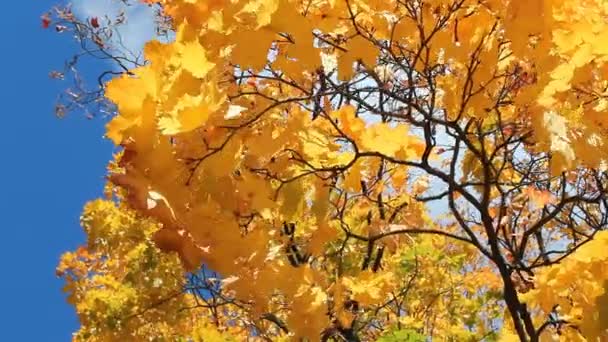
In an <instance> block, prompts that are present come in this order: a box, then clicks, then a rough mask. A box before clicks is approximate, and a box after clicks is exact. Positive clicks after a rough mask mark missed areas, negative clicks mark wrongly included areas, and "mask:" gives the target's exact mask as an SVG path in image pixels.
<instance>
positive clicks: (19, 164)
mask: <svg viewBox="0 0 608 342" xmlns="http://www.w3.org/2000/svg"><path fill="white" fill-rule="evenodd" d="M79 1H87V2H89V3H91V2H92V3H99V2H104V1H106V0H79ZM61 2H63V1H62V0H42V1H40V0H37V1H25V0H22V1H9V2H6V3H5V4H4V5H3V8H4V10H5V15H4V16H3V19H2V20H1V21H0V31H1V32H3V44H2V52H1V53H0V63H1V65H2V66H3V70H2V83H1V85H0V103H1V104H2V109H0V113H2V117H3V125H2V126H3V130H2V133H1V134H0V139H1V142H2V144H1V145H0V146H1V147H0V150H1V151H2V161H1V162H0V165H1V167H0V179H1V180H2V182H3V186H2V192H1V195H0V214H1V215H2V221H0V222H1V223H0V227H1V228H0V229H1V231H2V248H1V249H0V266H1V270H2V281H0V293H2V295H3V299H2V308H1V309H0V322H1V323H0V326H2V328H3V329H2V340H4V341H68V340H70V338H71V333H72V332H73V331H74V330H76V329H77V327H78V321H77V318H76V315H75V314H74V310H73V309H72V308H71V307H70V306H69V305H68V304H67V303H66V301H65V295H64V294H63V293H62V291H61V287H62V282H61V281H60V280H59V279H57V278H56V276H55V266H56V264H57V262H58V260H59V256H60V255H61V253H62V252H63V251H66V250H69V249H74V248H75V247H77V246H78V245H79V244H82V243H83V242H84V235H83V233H82V230H81V229H80V227H79V224H78V218H79V215H80V212H81V208H82V206H83V205H84V203H85V202H86V201H88V200H91V199H94V198H96V197H99V196H100V195H101V191H102V186H103V177H104V173H105V166H106V163H107V161H108V160H109V159H110V158H111V155H112V151H113V147H112V144H111V143H110V142H109V141H108V140H106V139H104V138H103V137H102V136H103V125H104V123H103V122H102V121H101V120H87V119H85V118H84V116H83V115H78V113H75V114H73V115H70V116H68V117H67V118H65V119H63V120H59V119H57V118H56V117H55V116H54V114H53V106H54V103H55V99H56V96H57V95H58V94H59V92H60V91H61V90H62V89H63V87H65V86H66V84H64V83H62V82H59V81H56V80H51V79H49V77H48V73H49V71H50V70H52V69H60V68H61V67H62V65H63V62H64V60H65V59H66V58H67V57H69V56H70V55H71V54H72V53H73V52H75V51H76V50H75V49H76V45H75V44H74V42H73V41H71V39H70V37H69V36H67V35H65V36H62V35H58V34H56V33H54V32H52V30H50V29H49V30H43V29H42V28H41V23H40V15H41V14H42V13H44V12H46V11H47V10H48V9H50V8H51V7H52V6H53V5H55V4H57V3H61ZM100 8H103V7H100ZM140 27H141V26H140ZM133 44H139V42H138V41H137V40H136V41H135V43H133ZM84 71H85V73H87V74H90V75H92V74H94V73H95V70H94V69H92V67H88V69H86V70H84Z"/></svg>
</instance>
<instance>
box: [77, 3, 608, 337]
mask: <svg viewBox="0 0 608 342" xmlns="http://www.w3.org/2000/svg"><path fill="white" fill-rule="evenodd" d="M148 2H149V3H156V4H160V6H161V8H162V10H163V15H165V16H167V17H169V18H171V22H172V25H173V28H174V29H175V39H174V41H173V42H171V43H161V42H158V41H151V42H149V43H148V44H147V45H146V47H145V50H144V55H145V59H146V60H147V61H148V62H149V63H146V64H145V65H142V66H139V67H136V68H131V69H129V70H128V71H125V73H124V74H123V76H121V77H118V78H115V79H113V80H111V81H110V82H109V83H108V84H107V86H106V88H104V89H103V90H104V94H105V96H106V97H107V98H108V99H109V100H111V101H112V102H113V103H114V104H116V106H117V113H116V116H114V118H113V119H112V121H111V122H110V123H109V124H108V125H107V136H108V137H109V138H110V139H112V140H113V141H114V142H115V143H116V144H117V145H120V146H122V147H123V152H122V154H121V155H120V156H117V158H116V162H117V164H116V167H114V168H112V170H111V172H110V175H109V180H110V182H111V184H112V185H113V186H115V187H116V188H115V190H114V191H117V194H118V201H119V202H120V203H121V206H120V208H121V209H120V210H119V211H123V210H124V211H127V210H134V211H135V212H137V214H136V215H137V216H136V217H138V218H141V219H142V220H143V218H144V217H145V218H147V219H150V220H154V221H155V222H157V224H158V227H160V229H158V230H156V231H155V232H154V234H153V240H154V242H155V244H156V246H158V247H159V248H160V249H161V250H163V251H165V252H176V253H177V254H178V255H179V259H180V260H181V263H182V265H183V267H184V269H185V270H187V271H190V272H194V273H193V274H198V273H200V267H201V265H203V264H204V265H205V267H206V268H209V269H211V270H213V271H215V272H217V273H218V274H219V275H221V277H222V279H223V280H222V282H221V286H220V287H219V289H217V291H221V293H222V294H225V296H226V297H225V298H224V297H222V298H224V300H227V301H228V302H230V303H231V305H236V308H238V309H235V312H236V315H237V316H238V317H239V320H240V322H241V323H239V324H240V326H241V327H246V329H243V330H241V331H240V332H239V333H243V334H247V335H248V336H250V338H252V339H256V338H257V339H270V340H275V339H278V338H283V337H290V338H293V339H299V338H307V339H309V340H319V339H320V340H329V339H334V340H340V339H342V340H349V341H358V340H374V339H384V340H390V339H391V338H393V340H403V339H404V338H410V339H416V338H418V339H424V338H427V337H430V338H434V339H439V340H455V341H460V340H469V339H470V340H479V339H483V338H486V339H492V338H494V337H495V335H496V333H495V331H496V330H497V329H498V328H499V327H500V326H502V329H503V332H502V333H501V336H502V339H504V340H509V339H516V340H521V341H538V340H540V339H544V338H553V337H555V338H561V339H564V340H568V341H569V340H575V339H585V338H587V339H588V340H595V339H597V338H607V337H608V335H607V334H608V333H607V330H606V329H607V328H608V327H607V324H606V323H605V322H606V317H605V316H606V315H605V312H604V311H605V310H603V309H601V308H602V307H603V306H602V303H604V302H605V300H606V299H605V297H606V295H605V294H604V293H605V286H604V285H605V278H606V276H605V274H606V273H605V272H604V268H605V264H606V263H605V258H603V257H601V255H600V254H599V253H597V251H598V250H599V249H600V248H601V246H602V243H603V241H604V239H606V236H605V233H604V232H602V230H604V229H605V228H606V224H607V222H608V221H607V220H608V214H607V211H606V183H607V179H606V173H605V161H606V156H605V152H604V151H605V149H603V148H602V146H604V144H606V134H605V132H604V125H605V123H604V118H603V111H604V110H605V107H606V98H605V96H606V95H605V93H606V81H605V76H606V74H605V70H607V69H606V67H605V61H606V55H607V53H608V52H607V51H605V49H604V48H603V47H602V46H603V45H602V43H601V42H602V41H603V40H604V38H606V37H605V35H606V33H605V32H608V30H606V27H605V25H606V24H604V21H603V19H602V18H603V16H604V15H605V14H606V13H605V11H606V9H605V6H603V4H602V2H600V1H593V0H591V1H587V2H584V3H580V2H575V1H550V0H546V1H541V2H534V3H526V2H520V1H511V2H504V1H493V0H487V1H478V0H476V1H467V0H454V1H409V0H408V1H405V0H404V1H401V0H396V1H369V0H366V1H363V0H336V1H324V0H319V1H290V0H273V1H253V0H250V1H223V0H217V1H213V2H209V1H191V0H188V1H186V0H164V1H148ZM127 205H128V206H129V207H130V208H131V209H126V208H125V206H127ZM137 220H138V219H137ZM150 222H152V221H150ZM150 224H151V223H150ZM85 227H86V225H85ZM134 229H135V230H141V229H143V228H142V227H139V228H134ZM89 234H90V233H89ZM119 242H120V239H118V240H116V242H115V243H119ZM89 248H91V247H89ZM117 258H118V259H123V258H125V256H120V253H119V254H117ZM177 269H179V268H174V269H173V271H175V272H177V271H176V270H177ZM180 272H181V270H180ZM580 272H582V275H581V274H580ZM197 277H198V278H200V276H197ZM79 278H81V277H78V276H77V277H75V278H73V279H72V280H70V281H71V282H75V283H77V282H78V281H79V280H78V279H79ZM562 278H564V279H565V280H564V281H561V282H558V280H557V279H562ZM566 280H567V281H566ZM205 286H207V287H203V288H205V290H204V291H215V290H212V289H209V288H208V287H209V286H208V285H205ZM144 288H145V289H146V291H152V289H149V288H148V287H147V286H144ZM204 291H203V292H201V293H200V294H195V295H194V296H191V297H188V298H191V299H190V301H192V300H197V298H205V297H206V296H207V294H206V292H204ZM85 292H86V291H85ZM182 292H185V293H187V291H184V290H183V288H182ZM496 299H500V300H499V301H497V300H496ZM148 303H149V304H150V305H152V303H153V302H152V301H148ZM235 303H238V305H237V304H235ZM502 309H504V311H503V312H501V311H502ZM171 310H173V309H171ZM583 312H584V313H586V314H583ZM123 313H124V312H123ZM132 314H133V313H129V315H132ZM222 314H224V312H223V313H222ZM168 317H170V316H168ZM220 321H221V319H219V318H214V319H212V320H211V322H214V324H216V326H217V327H219V326H222V329H224V330H230V328H232V327H234V323H232V321H230V320H226V321H223V322H220ZM202 322H206V321H205V320H204V319H202ZM168 324H169V325H171V323H168ZM224 330H222V331H224ZM184 334H185V335H188V332H187V330H185V332H184ZM391 336H392V337H391Z"/></svg>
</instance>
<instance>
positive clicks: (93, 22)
mask: <svg viewBox="0 0 608 342" xmlns="http://www.w3.org/2000/svg"><path fill="white" fill-rule="evenodd" d="M91 26H92V27H93V28H98V27H99V19H97V17H93V18H91Z"/></svg>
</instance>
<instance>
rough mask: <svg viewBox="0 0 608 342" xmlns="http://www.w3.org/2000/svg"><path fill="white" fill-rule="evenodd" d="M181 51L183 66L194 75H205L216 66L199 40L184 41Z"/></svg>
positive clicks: (201, 76)
mask: <svg viewBox="0 0 608 342" xmlns="http://www.w3.org/2000/svg"><path fill="white" fill-rule="evenodd" d="M181 53H182V59H181V64H182V67H183V68H184V69H185V70H188V71H189V72H190V73H192V75H194V77H198V78H203V77H205V75H207V73H208V72H209V70H211V69H213V67H214V66H215V63H212V62H210V61H209V60H207V56H206V53H205V49H204V48H203V47H202V46H201V44H199V42H198V40H194V41H191V42H187V43H184V45H183V47H182V51H181Z"/></svg>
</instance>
